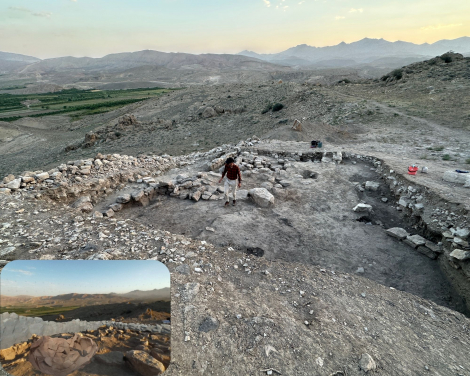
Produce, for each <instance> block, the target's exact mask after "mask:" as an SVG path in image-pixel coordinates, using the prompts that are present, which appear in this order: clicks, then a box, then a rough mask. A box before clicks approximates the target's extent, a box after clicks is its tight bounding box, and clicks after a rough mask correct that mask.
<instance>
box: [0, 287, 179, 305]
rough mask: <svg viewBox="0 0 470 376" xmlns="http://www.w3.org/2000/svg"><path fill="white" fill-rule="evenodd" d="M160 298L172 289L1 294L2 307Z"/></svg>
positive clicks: (108, 302)
mask: <svg viewBox="0 0 470 376" xmlns="http://www.w3.org/2000/svg"><path fill="white" fill-rule="evenodd" d="M158 300H170V289H169V288H163V289H154V290H150V291H140V290H135V291H131V292H128V293H124V294H115V293H110V294H77V293H70V294H62V295H55V296H28V295H19V296H5V295H0V305H1V306H2V307H8V306H21V307H39V306H58V305H62V306H84V305H98V304H114V303H124V302H148V301H158Z"/></svg>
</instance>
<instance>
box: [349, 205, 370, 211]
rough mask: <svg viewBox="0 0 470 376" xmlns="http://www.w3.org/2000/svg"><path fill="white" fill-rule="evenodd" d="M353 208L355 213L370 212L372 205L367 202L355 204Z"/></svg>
mask: <svg viewBox="0 0 470 376" xmlns="http://www.w3.org/2000/svg"><path fill="white" fill-rule="evenodd" d="M353 210H354V211H355V212H357V213H362V212H369V213H370V212H371V211H372V206H370V205H368V204H357V205H356V206H355V207H354V209H353Z"/></svg>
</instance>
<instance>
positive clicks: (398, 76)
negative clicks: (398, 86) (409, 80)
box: [392, 69, 403, 80]
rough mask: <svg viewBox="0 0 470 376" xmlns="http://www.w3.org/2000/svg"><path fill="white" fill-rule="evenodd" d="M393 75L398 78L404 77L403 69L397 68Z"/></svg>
mask: <svg viewBox="0 0 470 376" xmlns="http://www.w3.org/2000/svg"><path fill="white" fill-rule="evenodd" d="M392 76H393V77H394V78H395V79H397V80H400V79H401V78H402V77H403V69H395V70H394V71H393V72H392Z"/></svg>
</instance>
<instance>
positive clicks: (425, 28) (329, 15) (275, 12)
mask: <svg viewBox="0 0 470 376" xmlns="http://www.w3.org/2000/svg"><path fill="white" fill-rule="evenodd" d="M462 36H470V1H469V0H197V1H196V0H132V1H131V0H112V1H111V0H41V1H38V0H1V1H0V51H3V52H13V53H20V54H25V55H30V56H35V57H38V58H42V59H43V58H52V57H60V56H75V57H81V56H89V57H102V56H105V55H107V54H109V53H116V52H133V51H140V50H144V49H151V50H157V51H163V52H188V53H198V54H199V53H238V52H240V51H242V50H245V49H246V50H251V51H255V52H258V53H276V52H281V51H284V50H286V49H287V48H290V47H293V46H296V45H299V44H308V45H311V46H316V47H323V46H329V45H336V44H338V43H340V42H342V41H344V42H346V43H351V42H354V41H357V40H360V39H362V38H365V37H368V38H384V39H386V40H388V41H391V42H394V41H396V40H404V41H408V42H413V43H425V42H428V43H433V42H435V41H437V40H441V39H455V38H458V37H462Z"/></svg>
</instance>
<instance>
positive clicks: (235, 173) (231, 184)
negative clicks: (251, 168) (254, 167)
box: [219, 157, 242, 206]
mask: <svg viewBox="0 0 470 376" xmlns="http://www.w3.org/2000/svg"><path fill="white" fill-rule="evenodd" d="M225 175H227V178H226V179H225V184H224V194H225V206H228V205H229V204H230V201H229V195H230V191H231V192H232V194H233V205H234V206H235V204H236V202H237V179H238V188H240V187H241V186H242V174H241V172H240V167H238V166H237V165H236V164H235V160H234V159H233V158H231V157H230V158H227V160H226V161H225V168H224V171H223V172H222V177H221V178H220V180H219V183H221V182H222V179H223V178H224V177H225Z"/></svg>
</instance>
